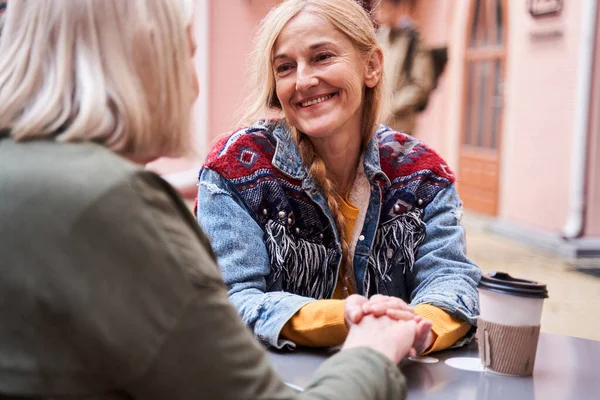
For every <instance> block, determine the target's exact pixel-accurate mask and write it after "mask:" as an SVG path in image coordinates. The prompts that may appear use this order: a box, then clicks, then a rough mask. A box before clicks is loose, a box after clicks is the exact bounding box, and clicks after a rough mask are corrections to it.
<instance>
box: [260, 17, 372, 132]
mask: <svg viewBox="0 0 600 400" xmlns="http://www.w3.org/2000/svg"><path fill="white" fill-rule="evenodd" d="M272 67H273V73H274V75H275V85H276V93H277V97H278V98H279V102H280V103H281V106H282V108H283V112H284V114H285V116H286V118H287V119H288V121H289V122H290V123H291V124H292V125H293V126H295V127H296V128H297V129H298V130H300V131H301V132H303V133H305V134H307V135H308V136H310V137H313V138H328V137H332V136H335V135H356V134H358V135H359V136H360V122H361V117H362V108H363V106H362V101H363V92H364V87H365V85H366V84H368V85H373V86H374V83H372V82H371V81H370V79H369V78H368V75H369V73H368V68H367V61H366V60H365V59H364V58H363V57H361V55H360V54H359V52H358V51H357V50H356V49H355V47H354V46H353V44H352V42H351V41H350V39H349V38H348V37H347V36H346V35H344V34H343V33H341V32H340V31H338V30H337V29H335V28H334V26H333V25H332V24H331V23H330V22H329V21H327V20H326V19H324V18H320V17H318V16H317V15H315V14H313V13H311V12H306V11H303V12H301V13H300V14H298V15H297V16H296V17H294V18H293V19H291V20H290V21H289V22H288V24H287V25H286V26H285V28H284V29H283V30H282V31H281V33H280V35H279V37H278V38H277V41H276V42H275V46H274V49H273V62H272ZM375 83H376V82H375Z"/></svg>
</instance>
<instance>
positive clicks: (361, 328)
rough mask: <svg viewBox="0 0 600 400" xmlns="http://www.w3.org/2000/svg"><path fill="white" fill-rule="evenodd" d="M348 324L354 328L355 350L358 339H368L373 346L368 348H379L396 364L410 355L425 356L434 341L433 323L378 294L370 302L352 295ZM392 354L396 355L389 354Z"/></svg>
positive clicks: (400, 302)
mask: <svg viewBox="0 0 600 400" xmlns="http://www.w3.org/2000/svg"><path fill="white" fill-rule="evenodd" d="M345 322H346V326H348V328H349V329H350V332H349V334H348V339H350V340H349V341H350V342H351V343H353V345H352V347H355V346H356V343H355V342H356V341H357V340H358V341H363V340H365V339H366V340H367V341H368V342H369V343H365V346H367V347H374V346H373V345H374V344H375V345H376V346H377V345H379V346H380V347H382V350H383V351H382V352H384V353H386V354H387V355H388V356H390V358H392V359H393V360H395V361H396V362H398V361H399V360H400V359H402V358H403V357H404V356H406V355H409V356H415V355H418V354H422V353H424V352H425V351H426V350H427V349H428V348H429V347H430V346H431V345H432V344H433V341H434V334H433V332H432V331H431V322H430V321H428V320H426V319H424V318H422V317H421V316H419V315H418V314H416V313H415V311H414V310H413V308H412V307H411V306H409V305H408V304H407V303H405V302H404V301H403V300H402V299H399V298H397V297H391V296H383V295H374V296H372V297H371V298H370V299H367V298H366V297H364V296H360V295H356V294H354V295H351V296H349V297H348V298H346V305H345ZM367 333H368V334H370V336H371V337H370V338H367V337H368V335H367ZM347 342H348V341H347ZM375 342H379V344H376V343H375ZM380 351H381V350H380ZM390 351H391V352H393V354H389V353H390Z"/></svg>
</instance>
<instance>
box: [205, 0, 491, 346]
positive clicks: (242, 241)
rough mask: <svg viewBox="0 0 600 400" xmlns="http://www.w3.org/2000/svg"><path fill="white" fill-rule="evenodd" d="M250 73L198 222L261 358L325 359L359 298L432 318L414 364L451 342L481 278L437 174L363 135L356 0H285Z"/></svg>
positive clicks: (379, 310)
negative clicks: (244, 103)
mask: <svg viewBox="0 0 600 400" xmlns="http://www.w3.org/2000/svg"><path fill="white" fill-rule="evenodd" d="M252 65H253V66H254V67H255V76H254V80H253V81H252V82H255V83H256V87H255V91H254V92H253V93H252V94H251V96H250V99H251V101H250V104H249V106H248V108H247V111H248V115H247V116H246V121H248V123H249V124H250V125H249V127H247V128H244V129H241V130H238V131H236V132H234V133H233V134H231V135H229V136H227V137H225V138H223V139H222V140H221V141H219V142H218V143H217V144H216V145H215V146H214V148H213V150H212V152H211V154H210V155H209V157H208V160H207V161H206V163H205V165H204V166H203V168H202V170H201V172H200V186H199V192H198V211H197V217H198V221H199V223H200V225H201V226H202V228H203V229H204V231H205V232H206V233H207V236H208V238H209V239H210V241H211V244H212V247H213V249H214V251H215V254H216V256H217V260H218V262H219V265H220V267H221V268H222V270H223V275H224V279H225V283H226V284H227V285H228V287H229V296H230V299H231V301H232V302H233V304H234V305H235V306H236V307H237V309H238V312H239V313H240V315H241V316H242V319H243V321H244V322H245V323H246V324H247V325H249V327H250V328H251V329H252V330H253V332H254V334H255V335H256V337H258V338H259V339H260V340H261V341H263V342H265V343H267V344H269V345H271V346H275V347H283V346H284V345H289V346H294V345H297V344H300V345H305V346H316V347H320V346H333V345H337V344H340V343H341V342H343V340H344V339H345V338H346V335H347V332H348V325H347V323H346V322H345V321H347V318H348V314H347V313H346V312H345V307H346V305H347V303H348V301H349V299H351V297H348V299H346V298H347V296H349V295H352V294H356V293H358V294H360V295H364V296H367V297H370V298H371V299H372V301H373V302H376V303H377V304H376V305H373V304H371V305H368V306H365V307H364V308H363V311H364V312H365V313H367V314H375V315H384V314H385V315H389V316H393V317H394V318H398V319H402V318H405V317H406V318H412V316H413V315H414V314H415V313H416V314H418V315H420V316H422V317H423V318H425V319H427V320H431V322H432V323H433V329H432V331H431V332H430V333H428V334H427V335H420V334H418V335H417V336H418V340H417V343H416V345H415V348H416V350H417V351H418V352H420V353H424V352H431V351H437V350H441V349H444V348H447V347H449V346H452V345H460V344H461V342H463V341H462V340H461V338H463V337H464V336H465V335H466V334H467V333H468V332H469V331H471V332H472V331H473V330H474V329H472V328H473V325H474V324H475V319H476V317H477V314H478V296H477V291H476V285H477V282H478V281H479V278H480V275H481V271H480V269H479V268H478V267H477V266H476V265H474V264H473V263H472V262H471V261H470V260H469V259H468V258H467V257H466V255H465V241H464V230H463V228H462V226H461V225H460V218H461V213H462V211H461V210H462V209H461V207H462V203H461V201H460V199H459V198H458V195H457V193H456V189H455V186H454V182H455V177H454V175H453V174H452V172H451V171H450V169H449V168H448V166H447V165H446V163H445V162H444V161H443V160H442V159H441V158H440V157H439V156H438V155H437V154H436V153H435V152H434V151H433V150H431V149H429V148H428V147H427V146H426V145H424V144H423V143H420V142H418V141H416V140H415V139H413V138H411V137H409V136H407V135H405V134H402V133H399V132H396V131H393V130H391V129H390V128H388V127H386V126H383V125H378V124H377V121H378V118H379V112H380V110H381V109H383V106H384V102H385V100H386V96H385V94H384V90H383V89H384V87H383V84H382V82H383V71H382V65H383V55H382V52H381V49H380V48H379V46H378V44H377V39H376V35H375V30H374V27H373V25H372V23H371V20H370V18H369V16H368V15H367V14H366V12H365V11H364V10H363V9H362V8H361V7H360V6H359V5H358V4H357V2H356V1H354V0H287V1H285V2H283V3H282V4H281V5H280V6H278V7H277V8H276V9H274V10H272V12H271V13H270V14H269V15H268V16H267V17H266V18H265V19H264V21H263V22H262V26H261V28H260V31H259V33H258V36H257V44H256V51H255V58H254V60H253V63H252ZM272 113H279V115H280V116H281V118H280V119H274V120H259V121H258V122H251V121H253V120H256V118H260V116H262V115H267V114H272ZM470 337H471V335H467V336H466V339H467V340H468V339H469V338H470Z"/></svg>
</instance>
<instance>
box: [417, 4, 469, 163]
mask: <svg viewBox="0 0 600 400" xmlns="http://www.w3.org/2000/svg"><path fill="white" fill-rule="evenodd" d="M416 14H417V15H416V18H417V20H418V21H419V27H420V28H421V34H422V36H423V39H424V40H425V43H426V45H427V46H428V47H438V46H443V45H449V44H450V43H449V40H450V39H449V38H450V36H451V30H452V21H453V17H454V5H453V2H452V1H444V2H443V3H442V4H441V5H440V2H439V0H422V1H419V2H418V6H417V10H416ZM449 64H450V63H449ZM449 64H448V65H446V70H445V71H444V74H443V75H442V76H441V77H440V80H439V82H438V87H437V88H436V89H435V91H434V92H433V93H432V94H431V97H430V99H429V103H428V104H427V108H426V109H425V111H424V112H422V113H421V114H420V115H419V120H418V122H417V128H416V131H415V134H414V135H415V136H416V137H418V138H419V139H420V140H423V141H424V142H425V143H427V144H428V145H430V146H431V147H432V148H434V149H435V150H436V151H437V152H438V153H440V155H441V156H442V157H444V158H447V157H448V156H449V154H450V151H449V150H450V149H449V146H452V145H454V143H452V142H451V141H450V140H448V135H447V131H448V125H447V123H446V115H447V113H448V102H449V101H451V99H450V97H449V95H448V94H449V90H448V85H447V80H448V76H449V73H448V71H449V69H450V65H449ZM446 161H447V162H448V163H450V164H452V163H451V161H450V160H448V159H446ZM451 167H452V169H454V170H455V171H456V170H457V169H458V166H457V165H451Z"/></svg>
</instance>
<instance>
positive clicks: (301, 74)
mask: <svg viewBox="0 0 600 400" xmlns="http://www.w3.org/2000/svg"><path fill="white" fill-rule="evenodd" d="M318 84H319V80H318V79H317V77H316V76H315V74H314V73H313V70H312V68H310V67H308V66H298V70H297V73H296V90H298V91H305V90H307V89H309V88H311V87H313V86H316V85H318Z"/></svg>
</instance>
